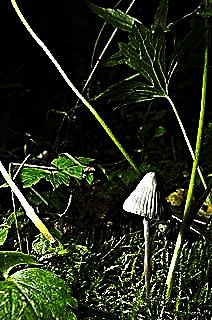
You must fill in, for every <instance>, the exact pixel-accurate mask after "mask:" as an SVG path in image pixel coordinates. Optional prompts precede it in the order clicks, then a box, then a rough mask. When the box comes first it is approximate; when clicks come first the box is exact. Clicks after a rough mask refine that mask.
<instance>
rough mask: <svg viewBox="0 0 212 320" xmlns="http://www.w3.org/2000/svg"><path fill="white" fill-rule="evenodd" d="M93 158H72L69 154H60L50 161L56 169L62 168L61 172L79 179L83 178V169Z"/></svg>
mask: <svg viewBox="0 0 212 320" xmlns="http://www.w3.org/2000/svg"><path fill="white" fill-rule="evenodd" d="M92 161H93V159H91V158H85V157H79V158H74V157H72V156H71V155H70V154H67V153H66V154H61V155H59V156H58V157H57V159H54V160H53V161H52V164H53V165H54V166H56V167H57V168H58V169H60V170H62V171H63V173H65V174H67V175H69V176H71V177H74V178H77V179H79V180H81V179H83V171H84V169H85V168H86V167H87V165H88V164H89V163H90V162H92Z"/></svg>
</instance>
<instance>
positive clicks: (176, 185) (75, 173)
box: [0, 0, 212, 320]
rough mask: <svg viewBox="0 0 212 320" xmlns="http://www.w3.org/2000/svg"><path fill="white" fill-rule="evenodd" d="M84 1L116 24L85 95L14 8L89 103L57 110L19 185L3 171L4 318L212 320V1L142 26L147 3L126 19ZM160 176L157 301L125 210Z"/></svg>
mask: <svg viewBox="0 0 212 320" xmlns="http://www.w3.org/2000/svg"><path fill="white" fill-rule="evenodd" d="M85 2H86V5H87V9H89V10H90V11H93V12H94V13H95V14H96V15H94V14H93V16H92V17H96V19H97V16H100V17H101V18H103V19H104V20H105V23H104V24H103V27H102V29H101V31H100V32H99V35H98V36H97V37H96V42H95V48H94V50H93V54H92V65H93V61H95V59H96V61H97V62H96V64H94V67H93V68H92V70H91V72H90V75H89V77H88V79H87V81H86V83H85V84H84V85H83V84H82V85H81V87H82V89H81V90H80V89H77V88H76V87H75V85H74V84H73V83H72V81H71V80H70V79H69V77H68V76H67V74H66V73H65V72H64V70H63V68H62V67H61V65H60V64H59V63H58V61H57V60H56V59H55V57H54V56H53V54H52V53H51V51H50V50H49V49H48V48H47V45H46V44H45V43H44V42H43V41H41V40H40V38H39V37H38V36H37V34H36V33H35V32H34V31H33V30H32V28H31V26H30V23H28V22H27V20H28V19H25V17H24V15H23V14H22V11H21V10H20V9H19V7H18V5H17V3H16V1H15V0H11V4H12V6H13V8H14V9H15V12H16V13H17V16H18V17H19V18H20V20H21V22H22V23H23V25H24V26H25V28H26V29H27V31H28V32H29V34H30V35H31V36H32V38H33V39H34V40H35V42H36V43H37V44H38V45H39V46H40V47H41V48H42V49H43V51H44V52H45V53H46V55H47V56H48V57H49V59H50V61H51V62H52V63H53V65H54V67H56V69H57V71H58V72H59V74H60V75H61V76H62V78H63V80H65V82H66V84H67V85H68V87H69V88H70V89H71V90H72V91H73V93H74V94H75V95H76V97H77V101H76V103H75V104H74V98H73V100H72V101H71V103H70V105H71V107H70V106H69V107H68V108H66V109H65V108H63V107H61V108H59V110H56V108H50V107H49V104H48V107H47V111H46V121H47V123H48V126H47V127H45V128H44V129H43V130H41V132H42V135H43V136H44V137H46V140H45V138H44V139H43V141H41V140H40V141H39V139H38V136H39V133H38V132H36V133H35V134H34V136H33V135H32V134H31V133H30V134H26V137H27V139H26V142H25V144H24V146H23V149H24V156H23V155H21V156H19V155H18V156H17V157H15V158H16V159H18V161H19V162H17V161H16V162H15V161H14V159H12V158H10V159H9V163H10V165H9V169H8V171H9V173H8V172H7V170H5V166H4V165H3V163H2V162H0V171H1V173H2V176H3V178H4V180H5V181H2V183H1V193H2V198H3V197H4V199H6V201H3V202H2V204H1V219H2V222H1V225H0V245H1V251H0V262H1V263H0V275H1V282H0V291H1V292H2V293H3V294H2V295H1V298H0V304H1V306H3V308H1V310H0V318H2V319H14V320H15V319H44V320H45V319H46V320H47V319H110V320H112V319H210V313H211V310H210V308H211V306H210V301H211V298H212V296H211V290H210V287H211V279H210V269H211V253H212V252H211V245H210V242H211V240H212V234H211V208H212V205H211V180H210V178H211V172H212V171H211V170H212V167H211V152H210V149H211V148H212V145H211V137H210V136H211V128H212V120H211V118H210V117H211V113H210V111H209V110H208V109H207V99H206V98H207V96H209V95H210V94H211V93H210V92H209V93H207V87H208V82H210V78H209V80H208V72H209V63H210V55H209V52H210V47H209V44H210V29H209V24H210V19H211V15H212V3H211V1H207V0H204V1H198V2H197V3H196V7H192V6H189V7H188V8H186V7H185V8H183V6H182V7H180V6H179V7H178V8H177V9H178V11H179V12H177V14H176V13H175V12H174V9H176V7H173V4H171V3H169V1H168V0H160V1H158V3H157V7H156V8H155V13H154V15H153V17H152V16H151V12H148V10H147V13H145V16H144V14H143V13H142V14H140V16H138V12H140V4H139V3H136V1H131V2H129V3H128V8H127V9H125V8H123V7H122V6H123V4H122V1H118V3H117V4H116V6H115V8H102V7H100V6H98V5H95V4H93V3H91V2H90V1H87V0H86V1H85ZM134 8H135V10H134ZM130 12H132V13H130ZM13 19H14V16H13ZM144 21H145V22H144ZM110 28H115V30H114V29H113V33H112V36H111V37H109V36H108V33H109V32H110V30H112V29H110ZM107 39H109V40H107ZM112 41H113V47H112V49H110V45H111V42H112ZM104 42H106V45H104V48H103V50H102V51H98V50H99V47H101V46H102V43H104ZM117 48H118V49H117ZM106 49H107V50H106ZM107 52H108V53H107ZM97 53H98V54H99V57H98V58H96V55H97ZM97 67H98V68H99V69H100V71H98V68H97ZM103 72H105V75H108V77H103V76H102V73H103ZM84 80H85V77H84ZM2 88H3V86H2ZM7 98H9V96H7ZM84 106H85V107H86V108H87V109H88V110H89V111H90V112H91V114H92V115H93V116H94V120H97V123H98V124H100V125H101V126H102V128H103V130H102V131H99V130H100V129H99V127H95V121H93V119H91V118H90V117H89V114H88V113H84V111H83V107H84ZM41 114H42V113H40V116H41ZM103 118H105V119H106V120H103ZM58 119H59V120H58ZM88 120H89V121H88ZM44 122H45V121H44ZM106 123H107V124H106ZM108 124H110V125H108ZM78 128H79V129H78ZM84 128H86V130H85V129H84ZM84 131H86V132H85V133H84ZM113 131H114V132H115V134H114V133H113ZM47 137H48V139H47ZM106 137H109V138H110V139H111V142H112V143H110V142H108V140H106ZM117 137H118V138H117ZM14 140H15V139H14ZM47 140H48V141H47ZM195 142H196V147H195V148H194V147H193V146H194V145H195ZM72 145H74V148H73V147H72ZM123 145H124V146H125V147H123ZM40 146H45V148H40ZM14 147H15V146H13V148H14ZM37 147H39V148H40V149H41V150H39V151H40V152H37V151H36V148H37ZM115 147H117V148H115ZM30 148H31V149H32V154H30V152H29V149H30ZM33 149H34V150H33ZM74 149H76V150H78V152H77V153H74V154H73V150H74ZM126 150H127V151H126ZM8 154H9V153H8ZM11 154H13V153H12V152H11ZM3 162H4V161H3ZM6 164H7V165H8V161H7V163H6ZM150 171H153V172H157V174H159V176H161V179H162V180H163V183H162V184H163V187H162V184H160V188H161V190H160V191H161V194H163V198H164V206H165V218H164V220H163V221H162V223H158V222H157V223H155V222H152V223H151V225H150V239H151V269H152V277H151V283H150V288H149V294H148V295H147V294H146V293H145V283H144V277H145V275H144V272H143V264H144V262H143V257H144V235H143V226H142V223H143V218H142V216H138V215H136V216H135V215H133V214H130V213H126V212H124V211H123V208H122V206H123V203H124V200H125V199H126V198H127V196H129V194H130V190H131V188H132V187H133V186H134V185H135V184H137V183H138V180H139V179H141V177H143V176H144V174H145V173H147V172H150ZM22 189H23V192H21V191H20V190H22ZM163 189H164V190H163ZM8 190H9V193H8ZM10 190H11V199H12V206H11V205H10V204H8V203H9V201H8V199H10ZM23 194H24V195H23ZM179 195H180V196H179ZM15 197H17V198H18V200H19V202H20V204H21V206H20V205H19V204H17V203H16V199H15Z"/></svg>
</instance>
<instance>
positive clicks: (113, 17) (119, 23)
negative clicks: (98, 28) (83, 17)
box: [86, 0, 138, 32]
mask: <svg viewBox="0 0 212 320" xmlns="http://www.w3.org/2000/svg"><path fill="white" fill-rule="evenodd" d="M86 2H87V4H88V6H89V7H90V8H91V10H92V11H93V12H94V13H96V14H97V15H98V16H100V17H102V18H104V20H105V21H107V22H108V23H110V24H112V25H113V26H114V27H115V28H119V29H121V30H123V31H127V32H130V31H131V29H132V26H133V23H134V21H138V20H136V19H135V18H133V17H131V16H129V15H128V14H126V13H123V12H122V11H121V10H119V9H110V8H102V7H98V6H96V5H94V4H92V3H91V2H90V1H87V0H86Z"/></svg>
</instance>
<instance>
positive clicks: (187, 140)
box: [165, 95, 207, 190]
mask: <svg viewBox="0 0 212 320" xmlns="http://www.w3.org/2000/svg"><path fill="white" fill-rule="evenodd" d="M165 98H166V99H167V100H168V101H169V103H170V105H171V107H172V110H173V111H174V114H175V116H176V118H177V121H178V123H179V126H180V129H181V131H182V134H183V137H184V139H185V142H186V144H187V146H188V149H189V152H190V154H191V157H192V159H193V160H195V155H194V151H193V149H192V147H191V144H190V141H189V139H188V136H187V133H186V131H185V128H184V126H183V123H182V121H181V119H180V116H179V114H178V112H177V109H176V108H175V105H174V102H173V101H172V99H171V98H170V97H169V96H168V95H167V96H165ZM199 121H200V119H199ZM197 171H198V174H199V177H200V179H201V181H202V184H203V186H204V189H205V190H206V189H207V184H206V182H205V179H204V177H203V174H202V172H201V169H200V167H197Z"/></svg>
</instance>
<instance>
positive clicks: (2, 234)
mask: <svg viewBox="0 0 212 320" xmlns="http://www.w3.org/2000/svg"><path fill="white" fill-rule="evenodd" d="M22 215H23V212H21V211H18V212H16V214H15V213H11V214H10V215H9V217H7V218H6V219H5V221H4V223H3V224H1V225H0V246H2V245H3V244H4V243H5V241H6V240H7V236H8V232H9V230H10V228H11V226H12V224H13V223H14V222H15V219H16V218H17V217H19V216H22Z"/></svg>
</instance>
